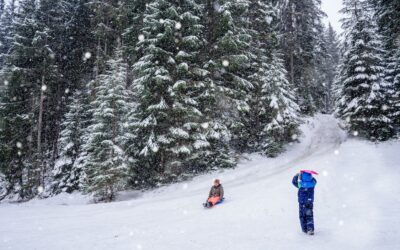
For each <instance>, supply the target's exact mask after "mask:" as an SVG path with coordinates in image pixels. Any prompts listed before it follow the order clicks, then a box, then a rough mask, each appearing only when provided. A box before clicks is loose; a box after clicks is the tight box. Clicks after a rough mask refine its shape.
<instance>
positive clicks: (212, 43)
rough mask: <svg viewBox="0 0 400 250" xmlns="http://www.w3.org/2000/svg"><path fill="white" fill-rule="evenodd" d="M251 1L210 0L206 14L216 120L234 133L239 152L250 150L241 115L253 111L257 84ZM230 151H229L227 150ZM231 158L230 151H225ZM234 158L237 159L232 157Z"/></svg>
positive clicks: (207, 57)
mask: <svg viewBox="0 0 400 250" xmlns="http://www.w3.org/2000/svg"><path fill="white" fill-rule="evenodd" d="M248 9H249V1H246V0H227V1H218V0H215V1H207V3H206V6H205V14H204V26H205V37H206V41H207V45H206V47H205V49H204V52H203V53H202V54H203V57H204V59H203V61H204V62H205V63H204V69H206V70H207V71H208V72H209V74H208V75H207V81H208V82H209V86H210V87H209V88H211V89H213V91H211V92H210V94H212V95H213V96H210V97H209V98H210V99H214V100H215V102H214V103H215V105H216V107H215V108H214V112H217V113H216V114H215V119H212V120H214V121H220V122H222V124H218V125H217V127H218V128H220V129H223V128H224V127H226V128H227V129H228V130H226V131H220V132H219V133H222V134H224V135H226V136H229V135H231V136H232V138H231V143H230V144H231V145H233V146H234V148H235V149H237V150H239V151H244V150H246V142H245V141H246V136H247V132H246V129H245V124H243V122H242V121H241V119H240V117H241V116H242V115H245V114H246V113H248V112H249V110H250V107H249V105H248V100H250V98H251V97H250V95H249V92H250V91H251V90H252V88H253V86H252V84H251V82H250V81H249V74H250V66H251V65H250V63H251V58H252V53H251V52H250V50H249V48H250V43H251V35H250V30H249V29H248V26H249V19H248V15H247V12H248ZM224 152H226V151H224ZM224 155H225V156H224V157H225V158H227V157H228V155H229V153H228V152H226V153H224ZM232 160H233V159H232Z"/></svg>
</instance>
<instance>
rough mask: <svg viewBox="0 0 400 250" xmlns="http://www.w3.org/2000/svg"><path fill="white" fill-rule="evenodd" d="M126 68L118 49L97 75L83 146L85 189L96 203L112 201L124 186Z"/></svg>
mask: <svg viewBox="0 0 400 250" xmlns="http://www.w3.org/2000/svg"><path fill="white" fill-rule="evenodd" d="M126 75H127V64H126V63H125V62H124V59H123V58H122V51H121V49H120V48H119V49H117V51H116V55H115V58H112V59H110V60H109V61H108V62H107V70H106V72H105V73H104V74H101V75H99V76H98V77H99V79H98V82H99V85H98V86H97V87H96V89H95V90H96V98H95V99H94V100H93V101H92V103H91V106H92V110H91V111H92V113H93V114H92V116H93V117H92V119H93V120H92V124H91V126H90V128H89V133H90V134H89V136H90V137H89V140H88V142H87V143H88V144H87V146H86V148H85V149H86V150H87V158H86V162H85V169H84V171H85V177H86V180H85V182H86V183H85V189H86V191H87V192H89V193H93V194H94V196H95V199H96V200H97V201H111V200H113V199H114V198H115V195H116V192H117V191H119V190H121V189H122V188H124V187H125V185H126V175H127V170H128V168H127V165H126V155H125V151H124V148H123V145H124V141H125V138H124V137H125V135H124V134H125V132H124V130H125V121H126V115H127V113H128V110H129V105H128V100H129V96H130V94H129V91H128V90H127V88H126Z"/></svg>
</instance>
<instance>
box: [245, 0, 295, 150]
mask: <svg viewBox="0 0 400 250" xmlns="http://www.w3.org/2000/svg"><path fill="white" fill-rule="evenodd" d="M247 14H248V16H249V19H250V25H249V29H248V30H249V31H250V34H251V37H252V38H253V40H252V44H251V48H250V51H251V53H252V54H251V55H252V57H251V60H252V63H251V67H250V72H252V74H251V75H250V76H249V80H250V81H251V83H252V85H253V88H252V90H251V91H250V93H249V98H248V100H247V103H248V105H249V107H250V109H249V111H248V112H246V113H244V114H243V115H241V117H240V119H241V123H242V124H243V129H242V131H244V135H245V136H243V139H244V140H243V143H244V144H245V145H243V146H242V147H243V148H245V149H246V150H248V151H264V152H266V153H267V154H268V155H270V156H273V155H276V154H277V153H279V152H280V151H281V150H282V148H283V144H284V143H285V142H286V141H288V140H290V135H289V136H288V137H287V132H288V131H286V130H287V129H288V128H286V125H284V124H283V123H282V122H283V121H281V120H280V119H281V118H278V120H280V123H279V125H278V124H276V119H277V116H280V115H281V114H280V112H281V111H282V109H285V108H286V106H288V107H287V108H288V109H292V110H291V111H293V114H291V115H292V116H293V117H285V118H284V119H292V118H295V117H296V116H297V112H298V111H299V110H297V109H296V108H297V104H295V102H293V101H294V99H293V98H294V94H293V93H292V92H290V90H289V89H290V86H289V83H288V81H287V80H286V76H285V75H282V73H286V71H285V70H284V68H281V67H282V64H281V62H280V59H279V58H278V57H277V56H276V53H277V51H278V46H277V45H278V40H277V36H276V33H275V32H276V31H275V28H276V24H277V17H276V10H275V9H274V6H272V4H271V3H270V2H267V1H255V2H254V3H251V5H250V7H249V11H248V13H247ZM288 97H289V100H290V102H288V99H287V98H288ZM290 98H292V99H290ZM272 99H274V100H273V101H272ZM272 103H273V105H271V104H272ZM282 104H284V106H283V105H282ZM287 104H288V105H287ZM293 105H294V106H295V107H294V106H293ZM293 107H294V108H293ZM285 122H286V121H285ZM291 122H293V127H296V125H295V124H296V123H297V121H296V118H295V119H292V121H291ZM272 123H274V124H275V125H276V126H280V128H281V129H282V131H280V132H281V134H279V133H273V131H271V130H269V131H266V130H265V128H266V127H268V126H271V127H272V126H275V125H273V124H272ZM269 132H271V133H270V134H269V135H267V134H268V133H269ZM284 134H285V135H284ZM267 137H268V138H269V140H271V139H272V141H273V139H276V144H275V145H279V149H278V147H277V146H276V147H275V149H271V150H266V147H267V146H266V145H265V144H266V140H267ZM274 137H275V138H274ZM284 137H286V138H284ZM270 144H271V145H272V143H270ZM271 145H270V146H269V148H272V146H271ZM272 151H275V152H274V153H272Z"/></svg>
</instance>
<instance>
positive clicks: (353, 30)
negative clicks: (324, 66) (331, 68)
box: [336, 0, 400, 141]
mask: <svg viewBox="0 0 400 250" xmlns="http://www.w3.org/2000/svg"><path fill="white" fill-rule="evenodd" d="M343 5H344V8H343V9H342V14H343V15H344V18H343V20H342V23H343V29H344V34H343V51H342V53H343V57H342V60H341V65H340V67H339V75H338V77H337V86H338V87H337V90H338V91H337V108H336V114H337V116H338V117H340V118H341V119H343V120H344V121H345V123H346V125H347V129H348V130H349V132H350V133H351V134H353V135H356V136H362V137H364V138H367V139H370V140H372V141H382V140H387V139H390V138H392V137H394V136H396V134H398V132H399V125H400V2H399V1H397V0H388V1H386V0H344V1H343Z"/></svg>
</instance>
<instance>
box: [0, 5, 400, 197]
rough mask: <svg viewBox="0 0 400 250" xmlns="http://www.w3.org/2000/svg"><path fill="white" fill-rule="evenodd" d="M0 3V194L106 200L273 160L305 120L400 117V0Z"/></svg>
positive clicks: (364, 127) (365, 121)
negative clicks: (329, 9) (335, 23)
mask: <svg viewBox="0 0 400 250" xmlns="http://www.w3.org/2000/svg"><path fill="white" fill-rule="evenodd" d="M343 6H344V8H343V10H342V14H343V20H342V24H343V30H344V32H343V34H341V35H340V37H339V36H338V35H337V34H336V32H335V31H334V30H333V28H332V27H331V26H330V25H329V26H328V27H326V26H325V25H324V24H323V18H324V17H325V13H324V12H323V11H322V10H321V1H320V0H302V1H299V0H257V1H253V0H19V1H16V0H9V1H5V0H0V83H1V84H0V199H4V198H12V199H15V200H29V199H31V198H34V197H49V196H51V195H55V194H59V193H61V192H69V193H70V192H74V191H79V192H84V193H90V194H93V195H94V197H95V200H96V201H110V200H113V199H114V198H115V195H116V193H117V192H118V191H120V190H127V189H138V190H140V189H146V188H151V187H157V186H159V185H163V184H167V183H171V182H175V181H179V180H184V179H186V178H190V177H191V176H194V175H196V174H199V173H203V172H206V171H210V170H215V169H220V168H232V167H235V165H236V164H237V161H238V159H239V157H240V155H241V154H243V153H254V152H258V153H262V154H265V155H266V156H268V157H275V156H277V155H278V154H280V153H281V152H283V151H284V150H285V146H286V145H287V144H289V143H291V142H296V141H297V140H298V137H299V131H298V126H299V125H300V123H301V119H302V117H304V116H311V115H313V114H315V113H317V112H323V113H334V114H335V115H336V116H337V117H339V118H341V119H342V120H343V123H344V124H345V127H346V129H347V130H348V131H349V133H350V134H351V135H353V136H360V137H363V138H365V139H368V140H371V141H382V140H388V139H391V138H395V137H397V136H398V128H399V124H400V2H399V1H397V0H344V1H343Z"/></svg>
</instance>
